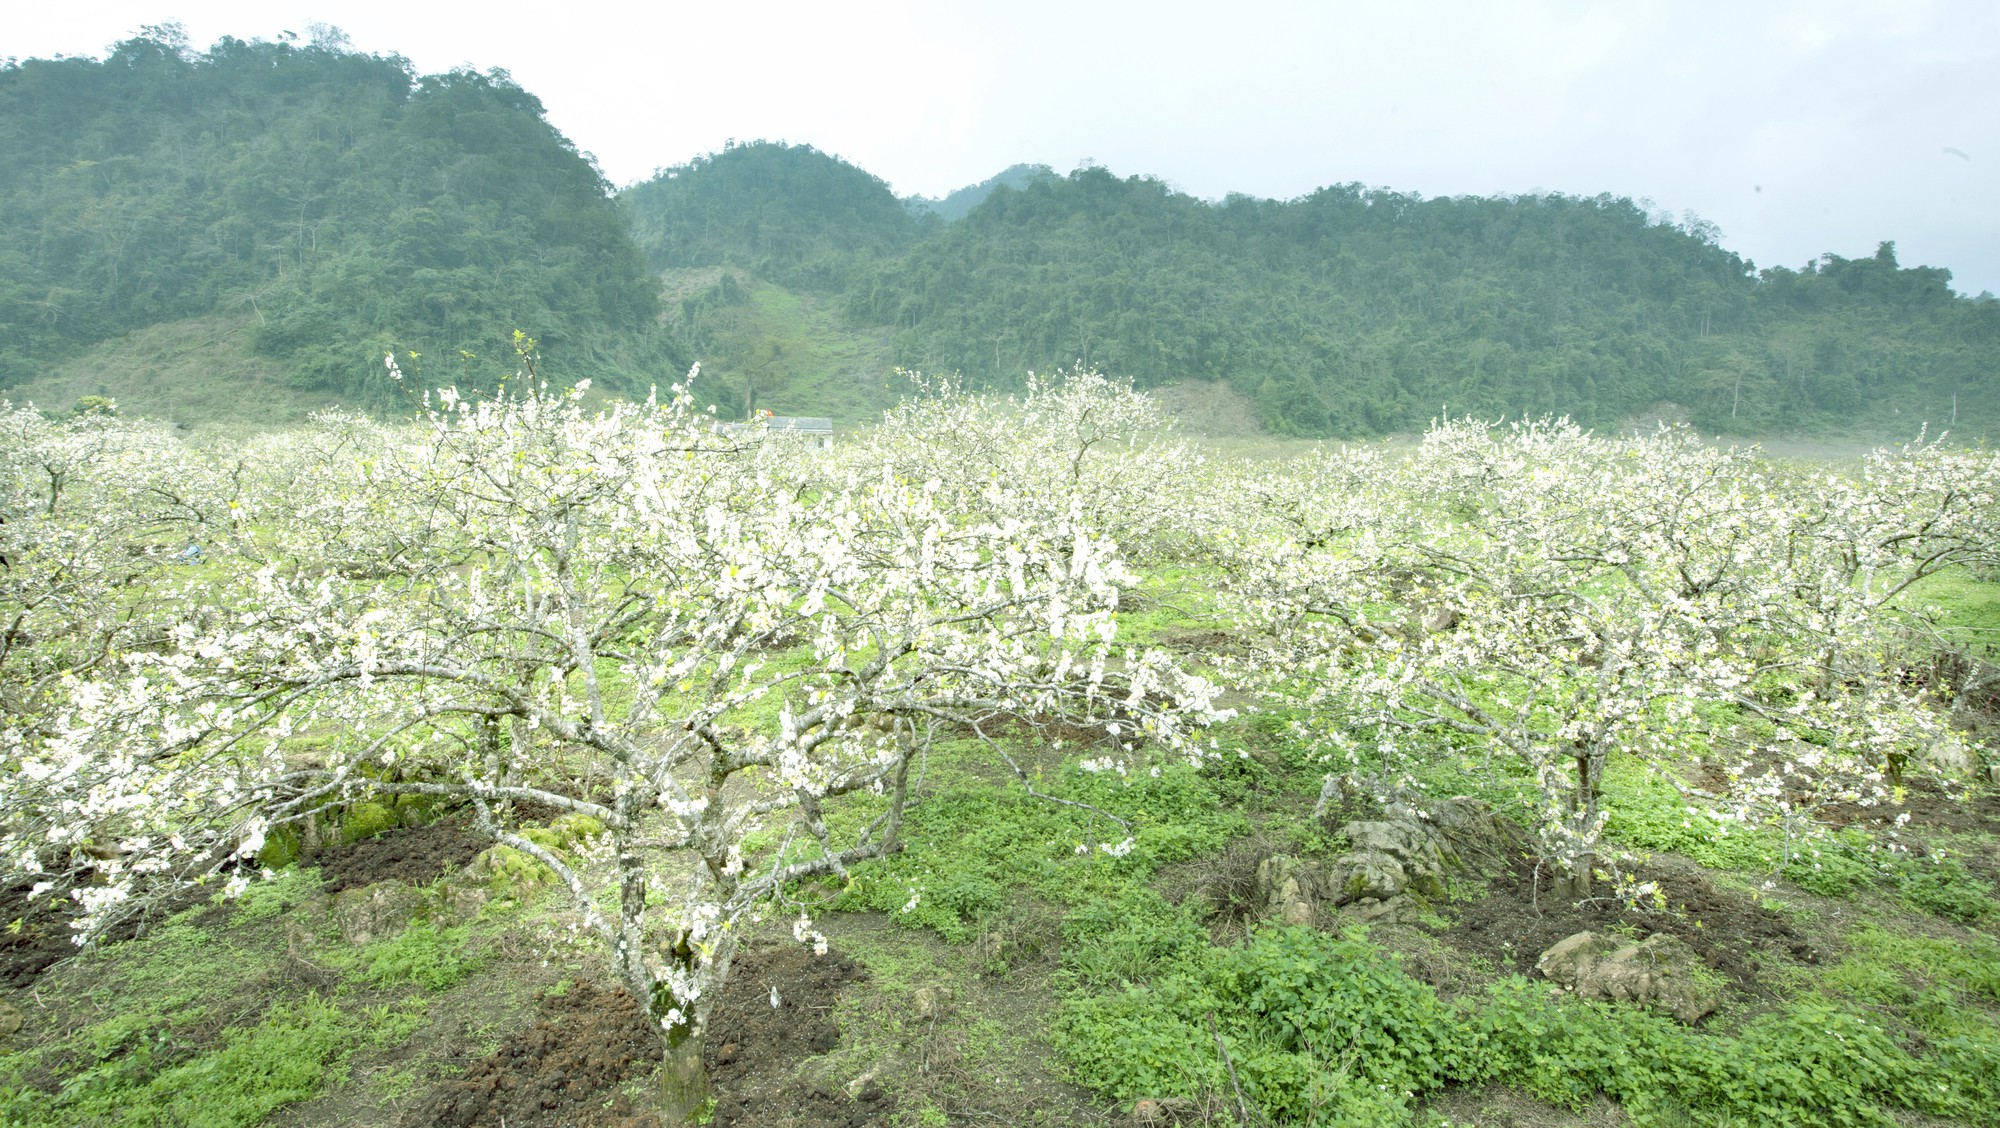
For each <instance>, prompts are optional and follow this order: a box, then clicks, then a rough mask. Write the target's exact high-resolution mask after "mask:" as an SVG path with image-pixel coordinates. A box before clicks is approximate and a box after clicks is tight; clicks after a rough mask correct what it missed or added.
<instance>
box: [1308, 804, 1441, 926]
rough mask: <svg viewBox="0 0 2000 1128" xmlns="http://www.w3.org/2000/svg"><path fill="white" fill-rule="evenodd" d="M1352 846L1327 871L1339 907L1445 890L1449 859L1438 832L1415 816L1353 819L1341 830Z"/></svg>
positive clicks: (1428, 895)
mask: <svg viewBox="0 0 2000 1128" xmlns="http://www.w3.org/2000/svg"><path fill="white" fill-rule="evenodd" d="M1341 833H1342V834H1344V835H1346V836H1347V841H1348V843H1349V845H1350V849H1349V850H1348V852H1347V853H1346V854H1345V855H1343V856H1342V857H1341V859H1340V860H1339V861H1338V862H1335V863H1334V865H1333V868H1332V869H1331V870H1330V871H1329V872H1328V874H1327V889H1328V892H1329V893H1330V894H1331V896H1332V898H1333V901H1334V903H1335V904H1337V905H1346V904H1351V903H1353V902H1355V901H1386V900H1388V899H1390V898H1391V897H1395V896H1398V895H1400V894H1402V893H1405V892H1413V893H1416V894H1417V895H1419V896H1422V897H1435V896H1438V895H1439V894H1442V893H1443V892H1444V874H1445V867H1446V865H1447V859H1446V855H1445V851H1444V849H1443V847H1442V844H1441V843H1440V841H1439V838H1438V836H1437V834H1436V833H1435V832H1434V831H1432V830H1431V829H1430V828H1429V827H1428V826H1425V825H1424V824H1423V823H1420V822H1417V821H1416V820H1414V819H1395V820H1393V821H1375V822H1351V823H1348V824H1347V825H1346V826H1345V827H1342V828H1341Z"/></svg>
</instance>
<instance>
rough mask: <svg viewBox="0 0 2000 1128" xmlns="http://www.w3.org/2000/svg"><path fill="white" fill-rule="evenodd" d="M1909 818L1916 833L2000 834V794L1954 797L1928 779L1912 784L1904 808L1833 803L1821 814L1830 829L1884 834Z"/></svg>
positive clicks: (1896, 805) (1902, 803)
mask: <svg viewBox="0 0 2000 1128" xmlns="http://www.w3.org/2000/svg"><path fill="white" fill-rule="evenodd" d="M1905 814H1907V815H1909V816H1910V820H1909V829H1910V830H1913V831H1919V832H1921V831H1925V830H1932V831H1945V832H1947V833H1952V834H1996V833H2000V794H1986V795H1977V796H1964V797H1960V796H1954V795H1953V794H1952V793H1950V792H1948V791H1946V790H1945V789H1944V788H1943V787H1940V786H1938V785H1937V784H1936V783H1934V782H1932V781H1930V780H1927V779H1916V780H1911V781H1910V783H1909V786H1908V787H1906V788H1905V789H1904V794H1903V801H1902V802H1901V803H1900V804H1892V803H1880V804H1876V805H1874V806H1869V807H1863V806H1861V805H1860V804H1858V803H1833V804H1829V805H1828V806H1826V807H1823V808H1821V810H1820V820H1821V821H1822V822H1825V823H1826V824H1827V825H1829V826H1834V827H1845V826H1858V827H1862V828H1864V829H1867V830H1871V831H1872V830H1882V829H1885V828H1889V827H1894V826H1895V825H1896V820H1897V819H1898V818H1900V817H1902V816H1903V815H1905Z"/></svg>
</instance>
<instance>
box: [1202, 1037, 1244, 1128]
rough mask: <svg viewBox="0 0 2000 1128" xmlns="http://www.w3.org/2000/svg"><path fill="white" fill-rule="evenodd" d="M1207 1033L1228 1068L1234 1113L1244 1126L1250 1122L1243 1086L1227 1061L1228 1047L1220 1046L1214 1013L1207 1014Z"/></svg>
mask: <svg viewBox="0 0 2000 1128" xmlns="http://www.w3.org/2000/svg"><path fill="white" fill-rule="evenodd" d="M1208 1032H1209V1033H1210V1034H1213V1035H1214V1036H1215V1048H1216V1050H1217V1051H1218V1052H1220V1053H1221V1054H1222V1064H1223V1065H1225V1066H1227V1067H1228V1068H1229V1087H1230V1088H1232V1089H1234V1090H1236V1113H1237V1116H1238V1117H1239V1118H1240V1119H1241V1120H1242V1122H1243V1123H1244V1124H1249V1123H1250V1122H1251V1121H1250V1105H1249V1102H1247V1101H1245V1100H1244V1099H1243V1086H1242V1085H1241V1084H1240V1083H1238V1082H1237V1080H1236V1063H1235V1062H1233V1061H1230V1060H1229V1047H1228V1046H1225V1045H1223V1044H1222V1031H1221V1030H1220V1029H1218V1028H1217V1027H1216V1025H1215V1012H1214V1011H1209V1012H1208Z"/></svg>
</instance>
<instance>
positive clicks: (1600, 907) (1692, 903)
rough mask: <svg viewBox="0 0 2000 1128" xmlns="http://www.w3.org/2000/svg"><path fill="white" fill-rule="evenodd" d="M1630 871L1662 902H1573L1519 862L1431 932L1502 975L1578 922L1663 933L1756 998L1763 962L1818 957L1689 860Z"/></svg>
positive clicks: (1806, 942)
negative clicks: (1643, 905) (1436, 931)
mask: <svg viewBox="0 0 2000 1128" xmlns="http://www.w3.org/2000/svg"><path fill="white" fill-rule="evenodd" d="M1637 876H1638V879H1639V880H1640V881H1641V882H1647V881H1651V882H1657V883H1658V884H1659V888H1660V893H1661V894H1662V896H1664V898H1665V902H1666V903H1665V906H1664V907H1663V908H1651V907H1647V908H1640V909H1633V908H1628V907H1626V906H1625V905H1624V904H1622V903H1620V902H1618V901H1616V900H1614V899H1610V898H1601V899H1598V900H1593V901H1586V902H1583V903H1582V904H1571V903H1569V902H1568V901H1566V900H1564V899H1563V898H1560V897H1557V896H1555V895H1553V894H1552V893H1551V892H1550V888H1551V884H1552V882H1551V877H1550V875H1549V874H1548V873H1547V872H1543V873H1542V874H1541V875H1540V880H1539V881H1537V877H1536V871H1535V866H1534V863H1532V862H1530V861H1525V860H1523V861H1519V862H1516V863H1514V864H1513V865H1512V866H1510V867H1509V868H1507V869H1504V870H1501V871H1500V872H1498V873H1497V874H1495V875H1494V877H1493V886H1492V891H1491V892H1490V893H1489V894H1487V895H1485V896H1481V897H1478V898H1476V899H1472V900H1467V901H1460V902H1455V903H1453V904H1452V905H1451V907H1450V915H1451V916H1452V917H1453V918H1455V919H1454V920H1453V922H1452V924H1451V925H1450V926H1449V927H1448V928H1446V929H1444V930H1443V931H1442V932H1440V933H1439V935H1441V936H1442V937H1443V938H1444V939H1445V940H1447V941H1448V942H1449V943H1450V944H1451V945H1452V946H1453V947H1455V948H1458V949H1460V950H1462V951H1465V952H1468V953H1471V954H1474V955H1477V956H1479V957H1481V958H1482V959H1484V960H1486V961H1487V962H1488V963H1490V964H1491V965H1492V966H1493V967H1494V968H1495V969H1496V970H1497V971H1499V972H1500V973H1501V974H1503V975H1505V974H1509V973H1519V974H1522V975H1532V974H1534V971H1535V961H1536V960H1537V959H1539V958H1540V957H1541V954H1542V953H1543V952H1545V951H1547V950H1548V949H1549V948H1551V947H1553V946H1554V945H1555V944H1556V943H1557V942H1558V941H1561V940H1563V939H1566V938H1568V937H1570V936H1574V935H1575V934H1577V933H1578V932H1582V931H1584V930H1585V929H1593V930H1596V931H1599V932H1603V931H1608V930H1620V931H1629V932H1630V933H1631V934H1632V935H1633V936H1635V937H1636V938H1638V939H1642V940H1643V939H1644V938H1646V937H1648V936H1651V935H1653V934H1654V933H1659V932H1665V933H1669V934H1671V935H1674V936H1677V937H1679V938H1680V939H1682V940H1685V941H1686V942H1687V944H1688V946H1689V947H1691V948H1693V949H1694V950H1695V952H1696V953H1697V954H1699V955H1700V956H1701V958H1702V961H1703V962H1704V963H1706V964H1707V965H1708V966H1709V967H1712V968H1714V969H1715V970H1717V971H1719V972H1721V973H1723V974H1724V975H1726V976H1728V977H1729V982H1730V986H1731V987H1732V988H1733V989H1734V990H1736V991H1738V992H1741V993H1743V994H1745V995H1750V996H1754V997H1760V998H1769V997H1771V996H1772V994H1773V992H1772V990H1771V988H1770V987H1769V986H1768V985H1767V984H1766V983H1765V982H1764V979H1765V974H1766V963H1767V961H1769V960H1772V959H1777V960H1781V961H1789V962H1792V963H1806V964H1812V963H1818V962H1820V960H1821V959H1822V958H1823V953H1822V952H1821V951H1820V949H1819V948H1818V947H1817V946H1816V945H1815V944H1814V943H1813V942H1812V941H1811V940H1810V939H1809V938H1807V937H1806V936H1805V935H1804V934H1803V933H1801V932H1799V930H1798V929H1796V928H1794V927H1793V926H1792V923H1791V922H1790V921H1789V920H1788V919H1786V918H1785V917H1784V916H1783V915H1781V914H1779V913H1777V912H1774V911H1772V910H1771V909H1768V908H1765V907H1764V906H1762V905H1759V904H1757V902H1756V901H1755V899H1754V898H1752V897H1751V896H1750V895H1748V894H1746V893H1741V892H1737V891H1735V890H1730V889H1723V888H1720V887H1718V886H1717V885H1715V884H1714V883H1713V882H1712V881H1710V880H1709V878H1708V876H1707V874H1706V873H1704V872H1703V871H1702V869H1701V868H1700V867H1699V866H1696V865H1694V864H1693V863H1690V862H1683V861H1677V860H1674V859H1665V858H1662V859H1656V860H1654V861H1653V862H1650V863H1648V864H1647V865H1646V866H1644V867H1642V868H1641V869H1640V870H1639V872H1638V874H1637Z"/></svg>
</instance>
